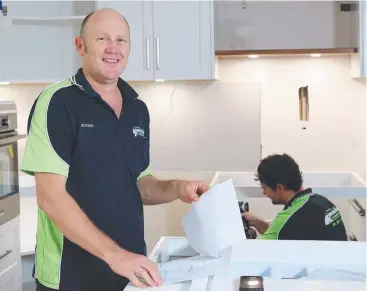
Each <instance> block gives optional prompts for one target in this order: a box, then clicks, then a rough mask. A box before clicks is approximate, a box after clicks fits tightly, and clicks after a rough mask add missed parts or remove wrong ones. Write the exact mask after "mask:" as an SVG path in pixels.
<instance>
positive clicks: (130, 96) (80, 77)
mask: <svg viewBox="0 0 367 291" xmlns="http://www.w3.org/2000/svg"><path fill="white" fill-rule="evenodd" d="M71 81H72V82H73V83H74V85H76V86H77V87H79V88H80V89H81V90H83V91H84V92H85V93H86V94H87V95H88V96H90V97H95V98H101V97H100V96H99V94H98V93H97V92H96V91H95V90H94V89H93V88H92V86H91V85H90V83H89V82H88V80H87V78H86V77H85V75H84V72H83V68H80V69H79V70H78V71H77V73H76V74H75V75H74V76H73V77H72V78H71ZM117 87H118V88H119V89H120V92H121V95H122V96H123V98H124V99H125V100H128V101H129V100H134V99H136V98H138V96H139V95H138V93H137V92H136V91H135V90H134V89H133V88H132V87H131V86H130V85H129V84H128V83H127V82H125V81H124V80H123V79H121V78H119V79H118V81H117Z"/></svg>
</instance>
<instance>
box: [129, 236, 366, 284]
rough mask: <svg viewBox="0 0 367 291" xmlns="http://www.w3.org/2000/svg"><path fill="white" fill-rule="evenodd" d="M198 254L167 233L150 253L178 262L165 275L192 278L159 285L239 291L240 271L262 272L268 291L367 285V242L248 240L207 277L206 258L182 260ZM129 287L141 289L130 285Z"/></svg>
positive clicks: (229, 251) (160, 259)
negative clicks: (183, 275)
mask: <svg viewBox="0 0 367 291" xmlns="http://www.w3.org/2000/svg"><path fill="white" fill-rule="evenodd" d="M197 256H198V254H197V253H196V252H195V251H194V250H193V249H192V248H191V247H190V246H189V244H188V242H187V240H186V238H184V237H162V238H161V240H160V241H159V242H158V243H157V245H156V246H155V248H154V249H153V251H152V252H151V253H150V255H149V258H150V259H151V260H153V261H154V262H157V263H158V264H159V265H160V267H161V268H163V266H164V265H165V264H166V263H167V262H173V261H175V265H174V266H175V267H172V266H173V265H172V264H171V265H170V266H171V267H170V271H169V272H162V271H161V273H162V276H163V279H164V280H168V281H172V278H173V277H175V276H177V278H178V277H181V278H182V274H184V273H186V275H185V276H187V278H188V280H187V281H185V282H179V283H175V284H173V283H172V282H169V283H168V284H164V285H163V286H161V287H158V288H154V290H157V291H158V290H160V291H183V290H185V291H187V290H189V291H199V290H206V291H222V290H233V291H237V290H239V278H240V276H262V277H263V278H264V291H294V290H297V291H306V290H307V291H344V290H353V291H362V290H363V291H364V290H366V247H365V243H364V242H331V241H268V240H244V241H242V242H240V243H238V244H236V245H233V246H232V247H230V248H228V249H226V250H225V251H223V252H222V254H221V256H220V258H218V259H217V260H219V263H218V266H217V268H216V270H215V271H214V272H213V274H211V275H209V276H205V275H203V276H202V277H200V276H197V274H198V273H200V272H198V270H199V269H200V270H201V271H203V270H204V269H205V266H204V264H205V263H204V264H203V261H201V263H197V261H196V262H194V260H192V262H191V263H189V264H184V263H179V262H183V261H178V260H187V259H189V260H190V258H195V257H197ZM207 259H209V260H213V258H207ZM206 264H207V265H209V263H206ZM166 265H167V264H166ZM161 270H162V269H161ZM166 270H167V269H166ZM194 273H195V274H194ZM202 273H205V271H204V272H202ZM125 290H126V291H133V290H138V288H136V287H134V286H131V285H129V286H128V287H127V288H126V289H125Z"/></svg>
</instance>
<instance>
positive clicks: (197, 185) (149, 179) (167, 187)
mask: <svg viewBox="0 0 367 291" xmlns="http://www.w3.org/2000/svg"><path fill="white" fill-rule="evenodd" d="M138 187H139V190H140V194H141V197H142V200H143V204H144V205H156V204H162V203H168V202H172V201H174V200H176V199H180V200H181V201H183V202H185V203H192V202H195V201H198V200H199V197H200V196H201V195H203V194H204V193H205V192H206V191H208V188H209V186H208V185H207V184H206V183H204V182H200V181H184V180H168V181H162V180H158V179H156V178H154V177H153V176H152V175H145V176H144V177H142V178H139V180H138Z"/></svg>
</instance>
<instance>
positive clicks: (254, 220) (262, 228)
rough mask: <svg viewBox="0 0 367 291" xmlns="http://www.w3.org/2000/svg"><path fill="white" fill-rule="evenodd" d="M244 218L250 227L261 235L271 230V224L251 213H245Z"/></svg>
mask: <svg viewBox="0 0 367 291" xmlns="http://www.w3.org/2000/svg"><path fill="white" fill-rule="evenodd" d="M242 216H244V217H245V218H246V220H247V221H248V223H249V225H250V226H253V227H255V228H256V230H257V231H258V232H259V233H260V234H264V233H265V232H266V231H267V229H268V228H269V225H270V223H269V222H267V221H265V220H263V219H261V218H259V217H257V216H255V215H253V214H252V213H251V212H245V213H243V214H242Z"/></svg>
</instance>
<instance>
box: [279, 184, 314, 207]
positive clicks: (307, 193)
mask: <svg viewBox="0 0 367 291" xmlns="http://www.w3.org/2000/svg"><path fill="white" fill-rule="evenodd" d="M311 194H312V189H311V188H306V189H305V190H302V191H299V192H297V193H296V194H295V195H294V196H293V197H292V199H291V200H289V202H288V203H287V204H286V205H285V207H284V210H285V209H287V208H289V207H290V206H291V205H292V204H293V202H294V201H295V200H297V199H298V198H300V197H302V196H305V195H311Z"/></svg>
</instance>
